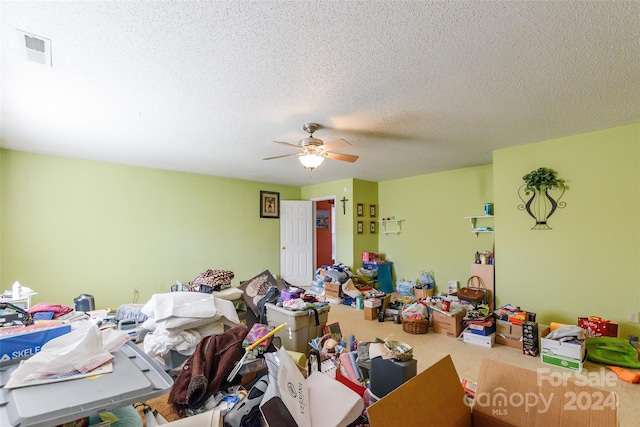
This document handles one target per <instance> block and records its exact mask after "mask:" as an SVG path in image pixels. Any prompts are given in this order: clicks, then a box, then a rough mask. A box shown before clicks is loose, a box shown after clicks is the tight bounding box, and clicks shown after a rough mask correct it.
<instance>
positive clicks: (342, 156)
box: [325, 153, 359, 163]
mask: <svg viewBox="0 0 640 427" xmlns="http://www.w3.org/2000/svg"><path fill="white" fill-rule="evenodd" d="M325 154H326V156H327V157H328V158H330V159H334V160H342V161H343V162H351V163H353V162H355V161H356V160H358V159H359V157H358V156H353V155H351V154H342V153H325Z"/></svg>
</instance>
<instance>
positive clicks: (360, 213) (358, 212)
mask: <svg viewBox="0 0 640 427" xmlns="http://www.w3.org/2000/svg"><path fill="white" fill-rule="evenodd" d="M356 215H358V216H364V204H362V203H358V204H357V205H356Z"/></svg>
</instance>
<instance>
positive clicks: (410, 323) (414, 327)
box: [402, 319, 429, 334]
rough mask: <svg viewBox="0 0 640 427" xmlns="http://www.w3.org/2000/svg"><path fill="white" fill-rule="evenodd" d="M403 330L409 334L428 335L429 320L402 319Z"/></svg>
mask: <svg viewBox="0 0 640 427" xmlns="http://www.w3.org/2000/svg"><path fill="white" fill-rule="evenodd" d="M402 330H403V331H405V332H406V333H409V334H426V333H427V332H428V331H429V319H424V320H404V319H402Z"/></svg>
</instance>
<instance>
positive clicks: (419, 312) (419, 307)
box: [402, 302, 429, 320]
mask: <svg viewBox="0 0 640 427" xmlns="http://www.w3.org/2000/svg"><path fill="white" fill-rule="evenodd" d="M402 318H403V319H404V320H424V319H427V318H429V312H428V311H427V307H425V306H424V304H420V303H419V302H414V303H413V304H409V305H408V306H406V307H405V308H404V309H403V310H402Z"/></svg>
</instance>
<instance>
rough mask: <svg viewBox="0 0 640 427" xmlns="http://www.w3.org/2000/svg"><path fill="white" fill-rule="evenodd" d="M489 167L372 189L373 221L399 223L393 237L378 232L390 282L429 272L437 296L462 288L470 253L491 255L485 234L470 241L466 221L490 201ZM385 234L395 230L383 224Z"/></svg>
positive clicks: (402, 181) (471, 255)
mask: <svg viewBox="0 0 640 427" xmlns="http://www.w3.org/2000/svg"><path fill="white" fill-rule="evenodd" d="M492 185H493V184H492V167H491V165H485V166H479V167H473V168H466V169H459V170H454V171H448V172H441V173H433V174H428V175H420V176H416V177H411V178H405V179H398V180H393V181H385V182H381V183H379V184H378V188H379V194H378V199H379V204H380V206H379V217H380V218H385V217H395V219H399V220H402V222H401V223H400V227H401V229H400V233H399V234H384V233H383V232H382V229H381V233H380V234H379V237H378V241H379V243H378V246H379V250H380V252H381V253H382V254H384V255H385V257H386V259H387V260H388V261H391V262H393V269H392V272H393V274H394V280H395V279H397V278H404V279H407V280H409V279H417V278H418V276H419V274H420V271H421V270H424V269H430V270H433V272H434V274H435V279H436V288H437V290H438V291H446V289H447V282H448V281H450V280H457V281H458V282H460V283H462V284H465V283H466V280H467V279H468V278H469V275H470V269H471V264H472V263H473V262H474V258H475V257H474V255H475V253H476V251H482V250H491V246H492V238H491V234H481V235H479V236H477V237H476V235H475V234H473V233H471V224H470V222H469V220H467V219H465V217H466V216H473V215H482V214H483V208H484V203H485V202H492V201H493V195H492ZM387 227H388V229H389V230H392V229H395V225H394V224H388V226H387Z"/></svg>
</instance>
